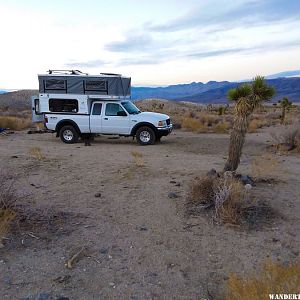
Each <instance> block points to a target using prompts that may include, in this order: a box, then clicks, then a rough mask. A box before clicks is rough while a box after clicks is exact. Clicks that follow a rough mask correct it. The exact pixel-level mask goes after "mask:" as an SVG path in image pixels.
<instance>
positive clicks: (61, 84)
mask: <svg viewBox="0 0 300 300" xmlns="http://www.w3.org/2000/svg"><path fill="white" fill-rule="evenodd" d="M44 86H45V90H65V89H66V81H65V80H62V79H47V80H44Z"/></svg>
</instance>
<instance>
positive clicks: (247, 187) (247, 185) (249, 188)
mask: <svg viewBox="0 0 300 300" xmlns="http://www.w3.org/2000/svg"><path fill="white" fill-rule="evenodd" d="M245 189H246V190H247V191H250V190H251V189H252V185H251V184H249V183H247V184H245Z"/></svg>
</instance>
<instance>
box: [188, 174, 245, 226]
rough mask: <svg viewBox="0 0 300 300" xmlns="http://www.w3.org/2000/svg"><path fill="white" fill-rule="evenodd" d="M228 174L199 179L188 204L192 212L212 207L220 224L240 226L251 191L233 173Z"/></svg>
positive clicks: (189, 196) (193, 186) (191, 192)
mask: <svg viewBox="0 0 300 300" xmlns="http://www.w3.org/2000/svg"><path fill="white" fill-rule="evenodd" d="M226 173H227V172H226ZM226 173H225V174H224V176H222V177H217V176H216V177H210V176H205V177H202V178H200V179H197V180H196V181H195V182H194V183H193V184H192V185H191V191H190V193H189V195H188V198H187V203H188V207H189V209H190V211H191V212H193V210H196V211H197V209H198V208H210V207H212V208H213V211H214V220H216V221H217V222H218V223H228V224H234V225H239V224H241V218H242V216H243V210H244V209H245V208H246V206H247V205H248V204H249V191H248V190H247V189H246V188H245V187H244V185H243V184H242V183H241V182H240V181H238V180H237V179H235V178H233V177H232V174H231V173H228V174H226Z"/></svg>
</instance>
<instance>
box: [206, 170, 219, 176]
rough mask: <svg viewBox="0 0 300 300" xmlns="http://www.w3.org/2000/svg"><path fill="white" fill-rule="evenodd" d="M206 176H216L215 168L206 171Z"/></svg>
mask: <svg viewBox="0 0 300 300" xmlns="http://www.w3.org/2000/svg"><path fill="white" fill-rule="evenodd" d="M206 176H208V177H218V173H217V171H216V170H215V169H211V170H210V171H208V172H207V173H206Z"/></svg>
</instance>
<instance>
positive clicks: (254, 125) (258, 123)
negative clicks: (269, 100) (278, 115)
mask: <svg viewBox="0 0 300 300" xmlns="http://www.w3.org/2000/svg"><path fill="white" fill-rule="evenodd" d="M267 125H268V122H267V121H266V120H264V119H253V120H251V121H250V123H249V127H248V132H250V133H255V132H257V130H258V129H260V128H263V127H264V126H267Z"/></svg>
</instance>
